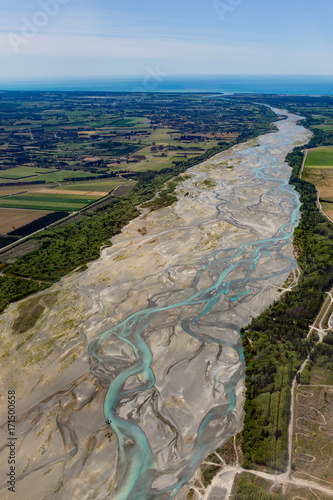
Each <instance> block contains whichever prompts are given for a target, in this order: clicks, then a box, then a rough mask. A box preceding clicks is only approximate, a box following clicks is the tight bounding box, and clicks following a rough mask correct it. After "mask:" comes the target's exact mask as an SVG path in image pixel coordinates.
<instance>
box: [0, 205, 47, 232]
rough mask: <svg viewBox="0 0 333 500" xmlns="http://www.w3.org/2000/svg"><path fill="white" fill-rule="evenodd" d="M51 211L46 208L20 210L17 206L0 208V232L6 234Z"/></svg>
mask: <svg viewBox="0 0 333 500" xmlns="http://www.w3.org/2000/svg"><path fill="white" fill-rule="evenodd" d="M49 213H51V212H50V211H46V210H45V211H44V210H19V209H17V208H0V234H1V235H5V234H7V233H10V232H11V231H14V229H18V228H19V227H22V226H25V225H26V224H29V223H30V222H32V221H34V220H37V219H40V217H43V216H44V215H47V214H49Z"/></svg>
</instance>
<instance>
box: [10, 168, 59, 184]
mask: <svg viewBox="0 0 333 500" xmlns="http://www.w3.org/2000/svg"><path fill="white" fill-rule="evenodd" d="M51 172H52V173H53V172H56V170H50V169H48V168H38V167H14V168H8V169H7V170H0V182H6V180H8V179H10V180H11V179H13V180H18V179H25V178H26V177H32V176H34V177H35V178H34V179H32V180H37V176H38V177H39V176H40V174H48V175H52V174H51ZM45 179H46V178H45Z"/></svg>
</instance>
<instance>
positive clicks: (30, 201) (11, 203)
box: [0, 191, 101, 212]
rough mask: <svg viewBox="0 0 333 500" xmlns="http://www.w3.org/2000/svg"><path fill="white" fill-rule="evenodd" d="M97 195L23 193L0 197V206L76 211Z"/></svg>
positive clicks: (94, 199)
mask: <svg viewBox="0 0 333 500" xmlns="http://www.w3.org/2000/svg"><path fill="white" fill-rule="evenodd" d="M100 197H101V196H99V195H93V194H91V195H89V194H81V195H71V194H54V195H51V194H46V193H38V192H36V191H35V192H34V193H25V194H21V195H16V196H10V197H8V198H0V207H3V208H25V209H33V210H51V211H56V210H63V211H66V212H76V211H78V210H80V209H81V208H83V207H84V206H86V205H88V204H89V203H92V202H93V201H96V200H98V199H99V198H100Z"/></svg>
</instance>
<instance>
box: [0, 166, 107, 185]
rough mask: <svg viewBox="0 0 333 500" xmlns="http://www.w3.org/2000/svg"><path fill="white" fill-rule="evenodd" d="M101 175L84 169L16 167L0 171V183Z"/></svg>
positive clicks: (53, 180)
mask: <svg viewBox="0 0 333 500" xmlns="http://www.w3.org/2000/svg"><path fill="white" fill-rule="evenodd" d="M80 177H99V174H95V173H90V172H84V171H82V170H75V171H73V170H53V169H49V168H37V167H14V168H11V169H8V170H1V171H0V183H1V182H10V181H19V180H22V181H25V182H27V181H45V183H46V182H63V180H64V179H66V178H71V179H76V178H80Z"/></svg>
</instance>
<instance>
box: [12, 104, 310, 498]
mask: <svg viewBox="0 0 333 500" xmlns="http://www.w3.org/2000/svg"><path fill="white" fill-rule="evenodd" d="M275 112H276V113H277V114H279V115H282V114H283V115H287V119H286V120H284V121H279V122H277V123H276V125H277V127H278V129H279V130H278V132H276V133H272V134H266V135H264V136H261V137H260V138H258V139H257V140H251V141H249V142H248V143H246V144H242V145H238V146H235V147H233V148H232V149H230V150H228V151H226V152H223V153H221V154H219V155H217V156H215V157H214V158H212V159H210V160H208V161H206V162H205V163H203V164H201V165H198V166H196V167H193V168H191V169H189V171H188V173H189V174H190V175H191V178H190V179H186V180H184V181H183V182H182V183H181V184H180V185H179V187H178V202H176V203H175V204H174V205H172V206H171V207H168V208H166V209H162V210H159V211H156V212H152V213H144V214H142V215H141V216H140V217H139V218H137V219H135V220H133V221H132V222H131V223H130V224H129V225H128V226H127V227H126V228H124V230H123V231H122V233H121V234H120V235H118V236H116V237H115V238H114V239H113V246H112V247H110V248H107V249H105V250H104V251H103V252H102V256H101V258H100V259H99V260H98V261H96V262H94V263H92V264H91V265H89V268H88V270H87V271H86V272H84V273H81V274H80V275H71V276H68V277H67V278H65V279H64V280H62V282H61V284H58V285H55V286H54V287H53V288H54V290H56V291H59V298H58V302H57V304H56V305H55V306H54V307H53V308H52V310H48V311H46V312H45V313H44V314H43V317H42V318H41V320H40V321H39V323H38V324H37V325H36V327H34V329H33V331H32V332H28V333H29V335H33V338H32V339H30V340H29V339H28V340H27V341H26V344H25V345H26V348H25V352H26V351H27V350H29V349H35V350H36V347H38V343H40V345H44V344H43V342H44V339H46V338H48V335H49V334H48V331H49V328H50V327H51V328H52V331H53V332H54V335H58V336H59V335H61V333H60V332H65V335H66V336H67V337H69V339H70V340H69V342H66V343H65V342H64V343H63V344H61V342H56V343H55V345H54V347H53V348H52V350H50V351H49V353H48V355H47V361H46V360H45V359H42V358H41V359H40V361H38V363H37V362H36V363H30V364H29V363H26V361H27V360H26V359H25V358H24V355H21V353H20V351H17V352H16V354H14V358H13V360H12V361H14V364H11V365H9V364H8V366H6V367H5V377H6V379H7V380H8V381H12V380H14V381H15V383H16V385H17V386H18V388H20V389H18V393H19V394H20V396H19V397H20V398H21V399H22V405H21V417H20V418H21V422H22V425H23V424H24V425H23V427H22V428H23V429H24V431H22V433H21V434H20V436H18V437H19V440H20V449H21V453H22V456H23V457H24V460H22V464H24V465H22V466H21V469H20V470H19V478H20V479H19V481H18V489H19V488H20V489H21V491H24V488H27V487H29V488H30V489H29V491H31V492H32V495H31V499H34V498H36V500H37V499H39V498H46V497H47V495H51V496H50V498H61V499H62V498H64V499H67V498H73V497H74V498H77V497H78V498H79V497H80V498H87V499H88V498H92V497H91V494H92V492H96V491H98V492H99V493H98V494H97V496H96V498H110V495H111V497H112V498H115V499H117V500H120V499H133V500H134V499H135V500H139V499H142V500H143V499H150V498H151V499H153V498H166V499H167V498H174V497H175V496H177V495H178V492H179V491H180V490H181V488H182V486H183V485H184V484H186V482H187V481H188V480H189V479H190V478H191V476H192V475H193V473H194V472H195V470H196V469H197V467H198V466H199V465H200V463H201V462H202V460H203V459H204V458H205V456H206V455H208V454H209V453H210V451H212V450H213V449H215V448H216V447H218V446H221V445H222V444H223V443H224V442H226V441H227V440H228V439H229V437H230V436H231V435H232V434H233V433H234V432H236V431H237V430H239V428H240V426H241V422H242V416H243V414H242V405H243V401H244V397H243V391H244V387H243V378H244V368H245V367H244V359H243V352H242V339H241V335H240V328H241V327H244V326H246V325H247V324H248V323H249V322H250V321H251V318H252V317H255V316H257V315H258V314H259V313H260V312H261V311H262V310H264V309H265V308H266V307H267V306H268V305H269V304H270V303H271V302H273V301H274V300H275V299H276V298H278V296H279V292H278V288H279V287H280V286H281V284H282V283H283V281H284V280H285V278H286V277H287V276H288V274H289V272H290V271H291V270H292V269H293V268H295V266H296V263H295V261H294V259H293V254H292V244H291V241H292V234H293V230H294V227H295V226H296V225H297V223H298V220H299V219H298V212H299V199H298V195H297V194H296V192H295V191H294V189H293V188H292V187H291V186H290V185H289V184H288V179H289V175H290V171H291V169H290V168H289V167H288V166H287V165H286V164H285V163H284V159H285V156H286V155H287V153H288V152H290V151H291V150H292V149H293V148H294V147H295V145H298V144H302V143H306V142H307V140H308V138H309V132H308V131H306V130H305V129H304V128H302V127H301V126H299V125H297V122H298V121H299V119H300V117H299V116H295V115H291V114H287V113H286V112H285V111H279V110H275ZM45 293H46V292H45ZM47 293H50V292H47ZM17 307H18V306H17V305H13V306H11V308H10V309H9V311H8V312H7V313H6V314H4V315H2V318H3V319H2V322H3V323H6V325H7V327H8V325H11V324H12V322H13V320H14V318H15V315H17ZM71 317H75V324H74V325H71V326H69V325H67V326H65V323H64V318H65V319H66V318H67V319H68V321H70V318H71ZM77 333H79V334H80V335H79V336H78V335H77ZM67 340H68V339H67ZM87 353H89V355H90V361H89V359H88V356H87ZM73 355H76V358H75V359H73V358H72V356H73ZM20 356H21V357H20ZM71 359H73V361H72V362H71V363H70V362H69V361H71ZM15 363H16V371H15ZM25 363H26V364H25ZM66 363H67V365H66ZM22 365H24V366H23V368H22ZM13 366H14V368H13ZM19 366H20V367H21V368H20V369H19V370H17V367H19ZM89 368H91V373H89ZM37 374H38V375H37ZM37 379H39V383H38V385H37V383H36V380H37ZM103 401H104V403H103ZM103 404H104V415H103V412H102V406H103ZM54 414H55V416H54ZM52 415H53V416H52ZM105 422H107V423H105ZM46 472H47V474H46ZM36 479H38V480H39V481H40V482H39V486H38V488H39V489H36V486H33V483H34V482H35V481H36ZM34 492H35V493H34ZM34 495H35V496H34ZM38 495H41V496H38Z"/></svg>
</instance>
